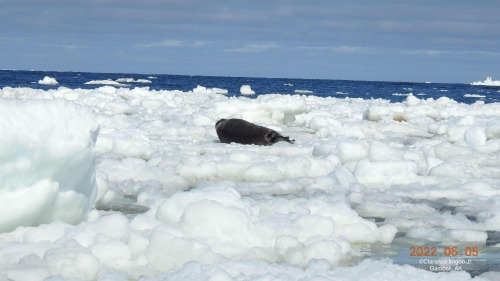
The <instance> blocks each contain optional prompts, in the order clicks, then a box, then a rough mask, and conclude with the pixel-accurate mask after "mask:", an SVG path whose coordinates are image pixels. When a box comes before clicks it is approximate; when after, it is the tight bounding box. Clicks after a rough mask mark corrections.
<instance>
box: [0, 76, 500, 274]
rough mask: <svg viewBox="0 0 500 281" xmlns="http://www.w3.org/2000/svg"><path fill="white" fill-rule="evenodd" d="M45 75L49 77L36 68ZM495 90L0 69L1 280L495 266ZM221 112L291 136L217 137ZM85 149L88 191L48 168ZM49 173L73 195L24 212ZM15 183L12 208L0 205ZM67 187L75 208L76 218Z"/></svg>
mask: <svg viewBox="0 0 500 281" xmlns="http://www.w3.org/2000/svg"><path fill="white" fill-rule="evenodd" d="M46 76H47V77H51V78H55V79H56V80H57V82H58V84H57V85H45V84H40V83H38V81H40V80H42V79H44V77H46ZM108 79H110V80H108ZM49 80H50V79H49ZM48 82H50V81H48ZM89 82H91V84H89ZM118 83H119V85H118ZM106 84H108V85H111V86H113V87H114V88H113V87H103V86H104V85H106ZM198 85H200V86H203V87H207V88H220V89H225V90H227V91H228V93H227V95H220V94H216V93H213V92H211V91H193V89H195V88H197V86H198ZM242 85H250V86H251V88H252V90H253V91H255V93H256V94H255V95H250V96H243V95H242V94H241V93H240V87H241V86H242ZM62 87H65V88H62ZM12 88H19V89H12ZM152 90H161V91H152ZM499 91H500V87H498V86H484V85H474V86H473V85H469V84H437V83H409V82H370V81H345V80H313V79H285V78H240V77H207V76H179V75H160V74H130V73H83V72H53V71H47V72H46V71H13V70H2V71H0V97H2V99H0V106H1V108H0V109H2V110H3V111H4V113H5V112H7V114H3V115H2V112H0V131H3V132H8V133H7V134H4V135H3V137H2V139H1V140H2V144H3V145H2V146H0V183H8V184H5V185H3V186H2V185H0V192H2V193H0V194H2V196H0V213H1V214H2V215H3V216H4V217H3V218H7V219H6V220H0V230H1V232H2V233H0V280H4V279H5V278H10V279H12V280H43V279H44V278H46V277H50V276H62V278H64V279H68V280H72V279H75V278H77V279H81V280H98V279H105V280H125V279H129V280H136V279H139V278H141V279H140V280H179V279H180V280H183V279H182V278H183V277H185V278H187V277H189V276H194V275H196V276H197V277H196V278H194V277H193V278H192V279H193V280H209V279H210V280H255V279H257V278H259V277H261V278H262V279H266V280H267V279H272V278H276V279H278V278H279V279H281V280H311V279H314V280H337V279H341V280H360V278H361V277H362V278H365V280H402V279H407V280H424V279H425V280H454V281H457V280H470V279H471V277H475V276H481V277H484V278H486V277H491V278H490V279H477V280H498V279H495V278H498V277H499V276H500V273H498V272H500V160H498V159H500V158H499V155H500V113H499V112H500V104H498V103H495V101H496V100H497V97H498V95H500V93H499ZM275 94H283V95H275ZM289 95H294V96H289ZM227 96H229V97H230V98H228V97H227ZM242 97H243V98H242ZM324 97H334V98H324ZM347 97H349V98H356V99H345V98H347ZM441 97H447V98H441ZM380 99H383V100H389V101H390V103H389V102H386V101H382V100H380ZM450 99H452V100H455V101H457V102H458V103H456V102H453V101H452V100H450ZM26 101H27V102H26ZM478 101H479V102H478ZM77 105H81V107H78V106H77ZM89 109H91V110H89ZM94 115H95V120H94V118H91V117H90V116H94ZM232 117H239V118H244V119H247V120H249V121H251V122H254V123H258V124H261V125H264V126H269V127H272V128H273V129H276V130H278V131H280V133H281V134H283V135H286V136H290V137H292V138H294V139H295V141H296V142H295V144H293V145H291V144H288V143H283V142H282V143H277V144H276V145H273V146H270V147H261V146H254V145H240V144H234V143H233V144H223V143H220V141H219V140H218V138H217V135H216V133H215V130H214V124H215V122H216V121H217V120H219V119H220V118H232ZM97 124H98V125H99V126H97ZM54 128H57V129H55V130H54ZM97 128H99V129H97ZM89 132H90V133H89ZM97 132H99V133H98V135H97V136H96V134H97ZM88 134H90V135H91V136H92V137H96V139H97V140H96V141H95V143H92V137H89V136H87V135H88ZM67 140H71V142H67ZM71 143H72V144H73V145H69V144H71ZM65 145H67V147H64V148H65V149H60V148H61V147H63V146H65ZM82 147H83V148H87V150H85V149H82ZM88 148H92V149H88ZM47 150H49V151H51V152H55V153H45V152H46V151H47ZM93 152H95V159H93V158H92V157H89V156H88V154H89V153H90V154H92V153H93ZM65 161H69V162H68V163H71V165H66V163H67V162H65ZM94 164H95V171H96V174H95V177H96V178H97V189H98V190H97V195H96V194H94V193H92V192H91V189H92V186H90V187H89V185H90V184H89V183H88V182H87V185H86V186H85V187H86V189H85V192H83V191H82V188H77V186H78V184H79V183H74V184H73V183H71V182H72V181H74V180H75V179H78V178H80V177H83V178H84V177H85V175H80V176H76V177H66V176H62V175H61V174H64V175H68V174H69V175H78V172H79V173H82V174H92V173H93V172H94V166H93V165H94ZM9 169H10V170H9ZM85 169H87V170H90V172H89V171H87V170H85ZM6 171H8V172H6ZM93 176H94V175H91V176H90V177H91V178H92V177H93ZM68 182H70V183H68ZM18 183H21V184H19V185H18V186H16V184H18ZM49 183H50V184H49ZM53 183H59V184H61V185H66V186H71V187H72V188H74V190H75V191H77V192H79V193H80V195H81V196H75V197H71V196H69V197H62V198H65V200H64V203H66V205H65V204H53V205H54V208H55V209H57V210H62V212H59V213H57V212H56V213H54V216H56V215H60V216H61V217H57V216H56V217H55V218H54V220H53V221H50V220H48V221H47V220H45V221H44V220H40V221H41V222H43V223H41V222H40V221H38V219H39V218H38V216H39V215H40V213H50V212H51V211H53V210H51V209H50V208H48V209H47V208H46V209H43V208H42V207H43V206H45V207H46V206H51V205H52V203H51V202H53V201H52V200H53V198H54V197H57V196H67V195H64V194H58V192H59V191H57V190H56V191H55V192H53V193H50V192H48V191H47V192H46V193H44V194H45V195H46V194H50V195H51V196H48V195H46V196H39V197H38V196H34V195H33V190H32V189H31V187H32V186H34V187H36V188H39V189H44V188H45V189H46V190H49V191H50V190H52V189H50V188H49V187H51V186H52V185H51V184H53ZM30 185H31V186H30ZM9 186H16V187H17V188H18V190H17V191H16V192H19V193H14V192H12V190H9V188H8V187H9ZM9 193H10V195H9ZM61 193H62V192H61ZM20 194H23V196H21V195H20ZM14 195H15V196H17V197H16V198H18V199H17V201H16V204H15V205H16V207H19V208H18V210H19V212H20V213H23V214H24V215H25V216H24V217H21V218H19V217H16V215H17V214H16V213H14V212H10V211H9V208H8V207H9V204H11V205H13V203H12V202H11V201H9V200H7V199H8V198H9V196H14ZM82 196H83V197H84V198H89V199H90V200H89V201H91V202H89V203H90V204H89V205H86V206H87V207H88V208H90V209H91V211H90V213H89V215H88V216H87V217H86V218H84V219H82V221H81V222H79V223H77V222H78V221H79V220H80V219H81V217H80V216H81V215H82V214H81V213H78V212H77V211H74V210H73V209H72V207H75V208H78V207H79V205H78V202H81V201H80V200H81V198H82ZM31 197H36V198H35V199H38V200H39V205H36V204H33V203H32V201H30V199H32V198H31ZM93 197H97V198H95V200H94V198H93ZM5 198H7V199H5ZM2 200H3V201H2ZM40 202H41V203H40ZM92 202H96V205H92V204H93V203H92ZM38 206H42V207H38ZM61 214H62V215H61ZM68 214H69V215H72V216H73V217H71V218H70V219H69V218H68V216H69V215H68ZM205 214H210V215H205ZM43 217H45V219H46V216H43ZM59 219H61V220H62V221H60V220H59ZM9 220H10V221H11V222H14V223H13V225H14V226H12V225H6V224H5V221H9ZM33 221H35V223H33ZM220 222H224V223H220ZM17 225H21V227H18V228H17V229H15V230H14V227H16V226H17ZM2 227H4V229H3V230H2ZM179 245H182V246H179ZM425 247H435V254H436V255H435V256H428V255H425V254H424V253H423V252H422V251H423V249H424V248H425ZM452 247H457V248H456V249H458V251H457V252H456V253H455V254H453V252H451V249H452ZM412 249H413V250H412ZM415 249H417V250H415ZM419 251H420V252H419ZM474 253H476V254H477V255H476V254H474ZM437 260H440V261H443V262H445V263H443V264H442V265H446V266H450V265H453V264H450V263H453V262H463V263H464V264H458V266H459V267H460V269H456V268H455V267H453V269H438V270H436V269H433V268H432V267H433V266H435V265H436V264H432V263H431V262H432V261H437ZM81 261H84V262H81ZM446 262H448V263H446ZM408 265H411V266H408ZM360 274H361V275H360ZM32 276H36V278H35V279H32V278H30V277H32ZM2 278H4V279H2ZM176 278H177V279H176Z"/></svg>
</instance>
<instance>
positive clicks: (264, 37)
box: [0, 0, 500, 83]
mask: <svg viewBox="0 0 500 281" xmlns="http://www.w3.org/2000/svg"><path fill="white" fill-rule="evenodd" d="M0 7H1V8H0V25H1V27H2V28H1V30H0V46H1V49H0V50H1V52H0V69H18V70H55V71H84V72H119V73H143V74H180V75H208V76H239V77H271V78H307V79H343V80H368V81H405V82H443V83H471V82H474V81H483V80H485V79H486V77H493V79H494V80H500V1H498V0H492V1H481V0H479V1H472V0H439V1H438V0H429V1H426V0H421V1H420V0H413V1H407V0H391V1H388V0H387V1H386V0H376V1H374V0H349V1H332V0H328V1H327V0H322V1H320V0H302V1H299V0H252V1H250V0H205V1H202V0H141V1H138V0H71V1H68V0H0Z"/></svg>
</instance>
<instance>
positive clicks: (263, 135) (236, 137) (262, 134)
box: [215, 119, 294, 145]
mask: <svg viewBox="0 0 500 281" xmlns="http://www.w3.org/2000/svg"><path fill="white" fill-rule="evenodd" d="M215 130H216V131H217V135H218V136H219V140H220V141H221V142H223V143H231V142H236V143H241V144H256V145H273V144H275V143H277V142H279V141H286V142H289V143H293V142H294V141H293V140H290V138H289V137H284V136H282V135H281V134H280V133H278V132H276V131H275V130H271V129H269V128H266V127H262V126H259V125H255V124H252V123H250V122H247V121H245V120H242V119H221V120H219V121H217V123H216V124H215Z"/></svg>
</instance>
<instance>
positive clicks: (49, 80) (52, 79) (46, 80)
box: [38, 76, 59, 85]
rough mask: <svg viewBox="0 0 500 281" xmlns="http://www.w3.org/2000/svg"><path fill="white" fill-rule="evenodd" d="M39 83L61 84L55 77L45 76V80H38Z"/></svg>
mask: <svg viewBox="0 0 500 281" xmlns="http://www.w3.org/2000/svg"><path fill="white" fill-rule="evenodd" d="M38 84H40V85H57V84H59V83H58V82H57V80H56V79H55V78H52V77H49V76H45V77H43V80H38Z"/></svg>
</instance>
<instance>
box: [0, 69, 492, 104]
mask: <svg viewBox="0 0 500 281" xmlns="http://www.w3.org/2000/svg"><path fill="white" fill-rule="evenodd" d="M45 76H49V77H52V78H55V79H56V80H57V82H58V83H59V84H58V85H54V86H52V85H41V84H38V81H39V80H42V79H43V78H44V77H45ZM120 78H133V79H135V80H138V79H147V80H149V81H151V83H147V84H145V83H124V84H127V85H128V86H127V87H130V88H134V87H149V88H150V89H151V90H181V91H190V90H193V89H194V88H196V87H197V86H198V85H200V86H204V87H207V88H222V89H226V90H228V96H239V95H241V94H240V87H241V86H242V85H250V86H251V88H252V90H253V91H255V93H256V94H255V95H254V96H250V98H252V97H256V96H258V95H262V94H300V95H304V94H305V95H314V96H320V97H337V98H344V97H351V98H363V99H371V98H373V99H378V98H382V99H386V100H390V101H392V102H401V101H404V100H405V99H406V97H407V96H408V95H409V94H413V95H414V96H416V97H418V98H420V99H428V98H433V99H437V98H440V97H442V96H446V97H449V98H451V99H453V100H455V101H458V102H461V103H467V104H471V103H474V102H476V101H477V100H482V101H484V102H485V103H491V102H497V101H498V99H499V97H500V92H499V91H500V87H499V86H473V85H470V84H445V83H430V82H426V83H413V82H399V81H398V82H379V81H354V80H333V79H332V80H325V79H293V78H255V77H220V76H189V75H170V74H134V73H92V72H58V71H24V70H0V88H3V87H29V88H35V89H57V88H58V87H61V86H62V87H67V88H71V89H77V88H81V89H93V88H98V87H101V86H103V85H99V84H90V85H89V84H85V83H86V82H89V81H95V80H107V79H112V80H117V79H120ZM471 82H472V81H471ZM295 91H298V92H295ZM304 91H305V92H304ZM471 96H472V97H471ZM247 97H249V96H247Z"/></svg>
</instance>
